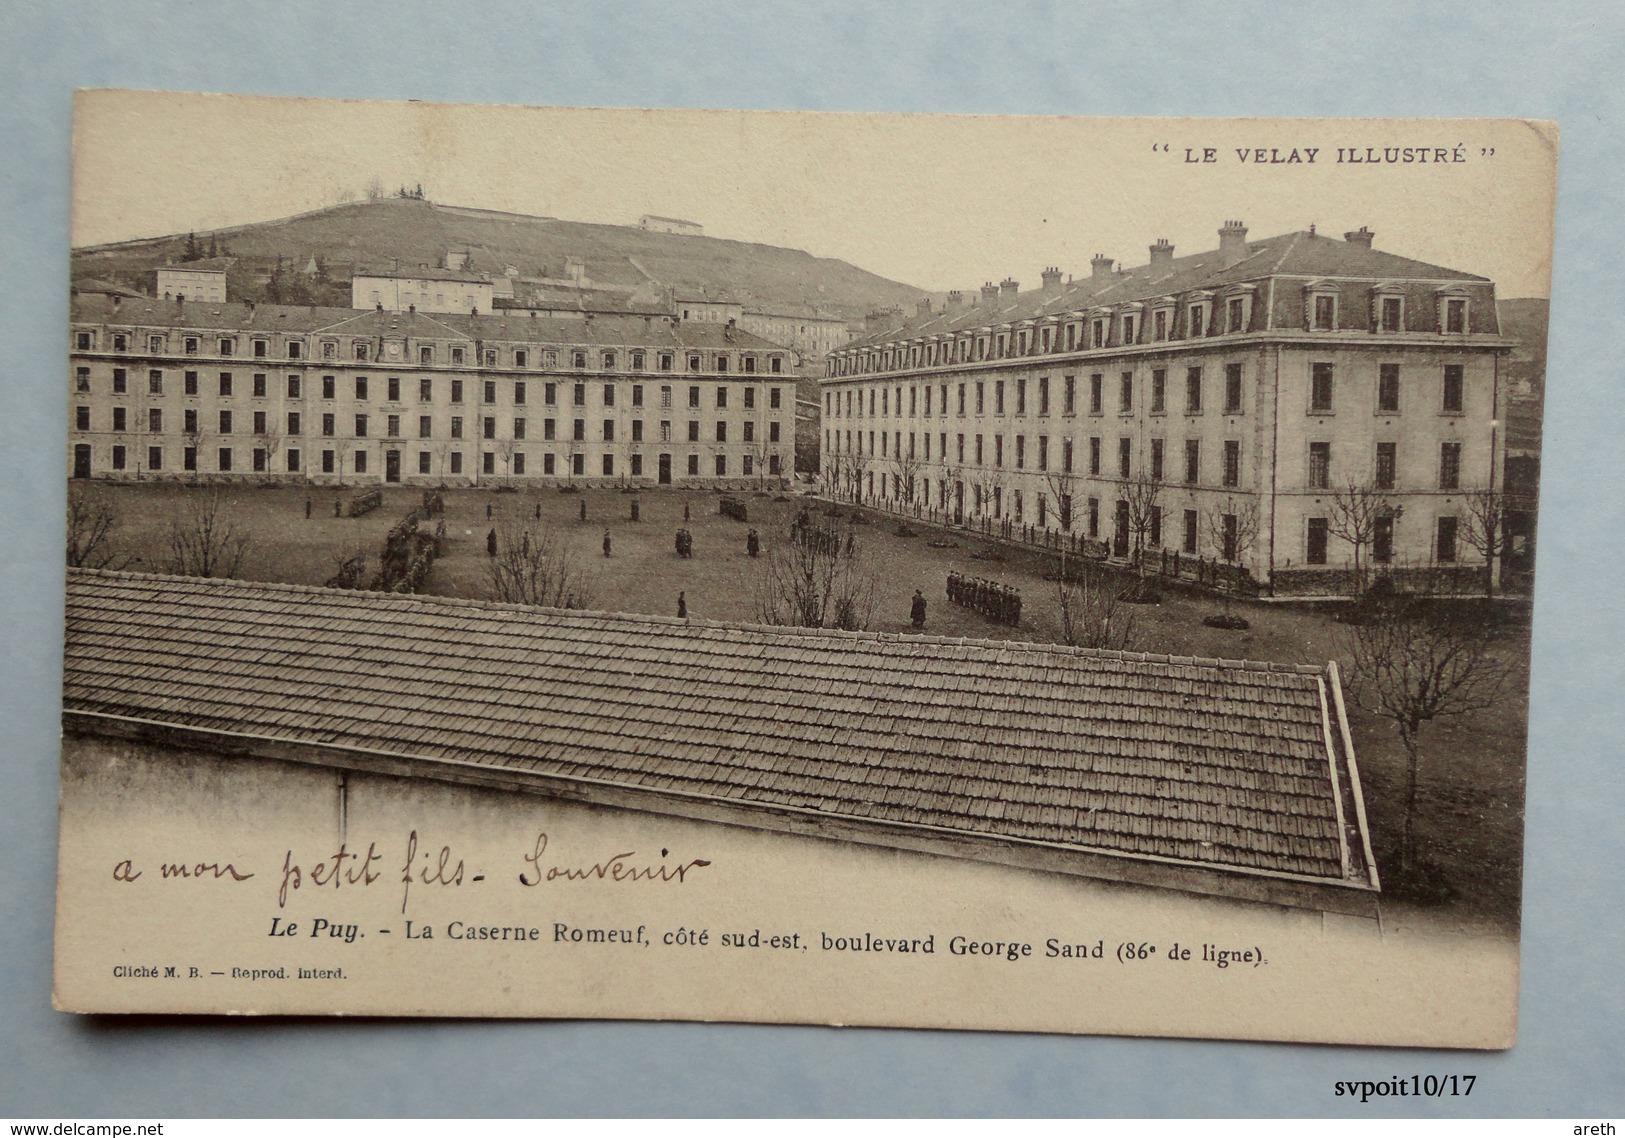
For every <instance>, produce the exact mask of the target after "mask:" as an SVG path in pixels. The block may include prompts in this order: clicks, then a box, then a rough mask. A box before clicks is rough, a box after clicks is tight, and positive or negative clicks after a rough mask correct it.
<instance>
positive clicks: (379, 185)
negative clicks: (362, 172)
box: [365, 175, 384, 202]
mask: <svg viewBox="0 0 1625 1138" xmlns="http://www.w3.org/2000/svg"><path fill="white" fill-rule="evenodd" d="M365 192H366V195H367V200H368V201H370V202H375V201H378V200H380V199H381V198H382V197H383V196H384V183H383V180H382V179H380V178H379V177H378V176H377V175H374V176H373V177H372V178H371V179H369V180H368V182H367V188H366V191H365Z"/></svg>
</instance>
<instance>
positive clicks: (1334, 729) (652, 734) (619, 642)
mask: <svg viewBox="0 0 1625 1138" xmlns="http://www.w3.org/2000/svg"><path fill="white" fill-rule="evenodd" d="M67 597H68V605H67V653H66V663H65V679H64V704H65V709H66V711H67V713H68V720H69V724H70V727H74V726H77V727H78V728H80V729H89V730H97V729H98V728H97V727H96V726H95V725H96V724H97V723H99V722H102V721H103V720H105V721H106V722H108V723H109V724H111V723H112V722H113V721H114V720H118V721H139V722H141V723H144V724H149V725H150V724H156V725H161V726H165V727H172V728H176V729H181V730H182V731H186V730H190V731H197V732H218V733H223V734H225V735H227V736H231V737H233V738H234V739H248V740H261V741H264V740H271V741H276V742H279V743H287V744H295V745H304V746H308V747H312V748H318V749H319V748H331V749H333V750H334V751H335V752H337V751H340V750H344V751H347V752H350V753H356V752H360V753H365V754H367V755H379V756H386V757H396V758H402V759H411V760H413V762H415V763H419V764H429V766H430V768H431V769H430V772H429V773H433V771H432V766H433V764H437V763H438V764H442V765H443V766H446V767H447V768H448V769H449V768H450V767H451V766H453V765H456V766H458V767H459V769H470V768H471V767H477V768H479V769H480V770H481V771H485V772H502V773H503V774H504V775H505V776H506V775H513V776H520V777H518V779H517V781H518V782H519V783H522V782H523V781H524V778H525V777H532V778H535V779H537V780H540V781H543V782H546V783H547V784H548V785H552V786H558V785H560V782H559V780H564V782H566V783H569V782H574V783H577V784H579V785H580V786H582V787H584V788H593V787H597V788H603V787H611V788H616V789H617V790H622V791H624V790H631V791H635V792H636V793H637V795H638V796H639V797H640V800H642V798H643V797H647V796H650V795H652V796H654V798H656V799H660V798H665V799H671V800H678V799H681V800H683V801H685V802H708V803H720V804H723V805H725V806H726V807H728V808H729V809H737V808H743V809H746V810H747V811H750V810H754V811H757V812H758V813H759V814H761V815H763V816H766V815H769V814H771V815H775V816H787V815H791V814H794V815H798V816H800V817H802V818H804V819H805V818H807V817H811V818H814V819H822V820H835V821H839V822H841V823H842V824H844V825H848V827H849V828H850V827H851V826H857V827H858V828H859V829H861V828H862V827H864V826H870V827H878V828H880V829H883V830H888V831H897V832H903V831H907V832H908V833H911V834H923V835H946V836H948V837H950V838H951V839H952V840H954V841H963V840H966V839H969V840H971V841H972V842H973V843H974V842H975V841H977V840H984V841H992V842H996V843H1004V844H1007V845H1008V844H1012V843H1013V844H1015V845H1018V846H1022V845H1030V846H1041V847H1045V848H1047V849H1060V850H1062V851H1083V852H1088V853H1090V854H1091V855H1099V856H1104V857H1105V858H1107V859H1108V860H1112V859H1140V860H1142V861H1152V862H1159V863H1163V864H1172V865H1175V866H1179V865H1183V866H1194V867H1201V868H1203V869H1207V870H1214V871H1220V872H1229V873H1237V872H1239V873H1242V874H1250V875H1263V876H1273V877H1279V878H1283V879H1288V880H1293V881H1299V882H1311V883H1321V884H1334V885H1347V886H1353V887H1356V888H1364V889H1370V888H1372V887H1373V886H1374V881H1375V873H1374V871H1373V870H1372V869H1371V868H1370V866H1369V863H1368V860H1367V854H1366V852H1364V851H1366V850H1368V848H1369V847H1368V845H1367V842H1366V838H1365V826H1364V812H1363V807H1362V806H1361V805H1360V802H1359V781H1358V773H1357V771H1356V770H1355V769H1354V764H1353V755H1352V747H1351V745H1350V743H1349V735H1348V729H1347V725H1346V722H1345V720H1344V716H1343V712H1342V702H1341V694H1340V692H1339V691H1338V690H1337V683H1336V678H1337V677H1336V671H1335V668H1330V669H1319V668H1311V667H1302V666H1292V665H1281V664H1254V663H1245V662H1240V661H1217V660H1192V659H1189V658H1181V657H1159V656H1144V655H1139V654H1124V653H1101V652H1087V651H1083V650H1077V649H1069V648H1064V647H1059V646H1054V645H1035V644H1022V643H1005V642H991V641H961V640H949V639H942V638H935V637H918V636H897V635H891V634H873V633H838V632H826V631H814V630H793V629H779V628H764V627H757V626H739V625H724V624H720V623H712V622H703V621H685V620H673V619H667V618H659V617H631V616H624V615H616V614H606V613H583V612H565V611H558V610H552V609H527V608H520V607H514V606H502V605H494V604H482V603H476V602H468V601H452V600H445V599H440V598H428V597H401V596H395V595H385V594H375V593H363V592H343V591H338V590H328V589H316V588H307V587H297V586H290V585H269V584H253V583H246V582H238V581H218V580H198V579H188V578H178V577H159V576H147V575H141V574H128V573H101V572H94V571H89V570H69V574H68V590H67ZM86 724H90V726H89V727H88V728H86V727H85V725H86ZM233 749H243V748H233ZM246 749H248V750H250V751H252V749H253V748H252V747H248V748H246ZM336 765H343V764H342V763H339V764H336ZM650 808H651V809H656V810H659V809H660V807H659V806H658V805H654V806H651V807H650ZM667 812H674V813H682V812H683V811H682V810H672V811H667ZM746 824H755V823H754V822H751V821H747V823H746ZM762 824H763V825H766V826H767V828H776V827H774V826H772V825H771V824H769V823H767V822H763V823H762ZM860 840H868V839H860ZM875 840H879V839H875ZM882 844H884V843H882ZM967 856H975V855H974V854H968V855H967ZM1204 891H1206V890H1204Z"/></svg>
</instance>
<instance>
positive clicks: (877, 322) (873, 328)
mask: <svg viewBox="0 0 1625 1138" xmlns="http://www.w3.org/2000/svg"><path fill="white" fill-rule="evenodd" d="M889 315H890V313H886V312H870V313H866V314H865V315H864V317H863V330H864V331H865V332H878V331H880V330H881V329H882V328H884V327H885V326H886V317H887V316H889Z"/></svg>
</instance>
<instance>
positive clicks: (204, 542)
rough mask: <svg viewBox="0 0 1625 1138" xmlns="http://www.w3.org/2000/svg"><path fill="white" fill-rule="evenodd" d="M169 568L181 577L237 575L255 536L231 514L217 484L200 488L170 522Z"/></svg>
mask: <svg viewBox="0 0 1625 1138" xmlns="http://www.w3.org/2000/svg"><path fill="white" fill-rule="evenodd" d="M168 544H169V566H168V568H169V571H170V572H171V573H174V574H176V575H177V576H181V577H235V576H237V574H238V573H239V572H240V571H241V570H242V567H243V561H244V560H245V559H246V558H247V557H248V550H249V547H250V546H251V545H252V544H253V537H252V536H251V535H250V534H249V532H248V531H247V530H245V529H243V528H242V527H241V526H240V525H239V524H238V522H237V519H236V517H235V516H234V515H233V514H232V511H231V508H230V506H229V505H228V504H227V503H226V501H225V497H224V495H222V494H221V492H220V490H219V489H218V488H213V487H211V488H209V489H208V490H206V491H204V492H200V493H199V495H198V496H197V497H196V499H195V500H194V501H193V502H192V503H191V505H190V506H189V507H188V509H187V510H186V512H185V514H183V515H182V516H181V517H180V518H179V519H177V520H175V521H172V522H171V523H170V524H169V541H168Z"/></svg>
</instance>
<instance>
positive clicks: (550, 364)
mask: <svg viewBox="0 0 1625 1138" xmlns="http://www.w3.org/2000/svg"><path fill="white" fill-rule="evenodd" d="M133 337H134V334H133V333H129V332H113V333H110V334H109V335H108V340H109V343H110V345H111V350H112V351H114V352H128V351H130V345H131V343H132V342H133ZM96 339H97V336H96V333H94V332H88V331H81V332H75V333H74V346H75V348H76V349H77V350H79V351H81V352H90V351H95V350H96ZM203 344H204V337H201V336H183V337H182V338H181V343H180V348H181V352H182V354H184V355H188V356H195V355H198V354H199V352H200V350H201V349H202V347H203ZM208 344H209V347H211V348H213V349H214V354H216V355H219V356H235V355H237V347H238V339H237V337H235V336H213V337H209V338H208ZM271 346H272V342H271V341H270V340H269V339H262V338H257V337H256V338H254V339H252V340H250V342H249V354H250V356H252V357H253V358H254V359H269V358H271ZM168 347H169V337H168V336H167V335H166V334H164V333H149V334H148V335H147V352H148V353H149V354H151V355H165V354H167V353H168ZM349 348H350V355H349V358H350V359H353V360H357V361H360V362H363V363H365V362H367V361H368V359H369V358H371V357H372V356H374V355H375V353H374V351H373V343H372V341H371V340H360V339H357V340H352V341H350V344H349ZM441 348H444V350H445V358H446V359H448V360H449V361H450V363H451V365H452V366H453V367H459V366H467V365H468V363H469V361H470V360H471V359H473V358H474V357H475V354H476V353H477V355H478V358H479V362H480V365H481V366H483V367H501V366H503V364H504V363H507V364H508V365H510V366H512V367H515V368H529V367H532V366H536V367H540V368H556V367H558V366H559V359H560V357H561V352H560V350H559V349H554V348H548V349H541V350H533V349H530V348H512V349H498V348H479V349H475V348H470V347H467V346H465V345H459V344H453V345H450V346H449V347H448V346H445V345H441V346H439V347H437V346H436V345H433V344H419V345H418V348H417V361H418V363H420V364H434V363H435V362H436V360H437V359H439V358H441V357H440V355H439V352H440V350H441ZM283 350H284V352H285V353H286V355H285V358H287V359H290V360H298V359H304V358H305V342H304V341H303V340H288V341H286V342H285V343H284V345H283ZM340 350H341V349H340V344H339V341H337V340H322V341H320V343H319V344H318V346H317V356H316V358H318V359H323V360H337V359H339V358H341V357H340ZM395 354H396V355H399V354H400V353H399V352H396V353H395ZM650 354H651V353H648V352H645V351H641V350H637V349H633V350H630V351H625V352H624V353H623V352H622V350H620V349H614V348H601V349H586V348H574V349H565V350H564V351H563V353H562V355H563V358H565V359H567V360H568V361H569V366H570V367H571V368H573V369H575V370H577V371H584V370H586V369H587V367H588V364H589V362H591V363H593V364H595V365H596V367H597V369H598V370H600V371H614V370H616V368H617V366H618V365H619V363H620V361H621V360H622V359H625V360H626V361H627V365H628V367H629V368H630V370H632V371H645V370H648V363H649V356H650ZM652 354H653V356H654V363H655V367H654V370H657V371H675V370H676V361H677V353H676V352H655V353H652ZM684 359H685V362H686V363H687V366H688V370H689V371H713V372H727V371H729V370H730V368H731V367H732V366H733V364H732V362H731V361H733V360H735V359H737V361H738V370H739V371H741V372H743V373H745V374H746V375H752V374H756V373H757V372H758V370H759V367H760V365H761V363H762V362H763V361H762V360H761V359H759V358H758V357H757V356H756V355H753V354H751V353H748V352H747V353H740V354H738V355H737V356H735V355H734V354H733V353H729V352H686V353H684ZM765 363H766V368H765V372H766V374H770V375H779V374H782V373H783V372H784V357H783V356H780V355H771V356H768V357H766V360H765ZM708 365H709V366H708Z"/></svg>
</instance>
